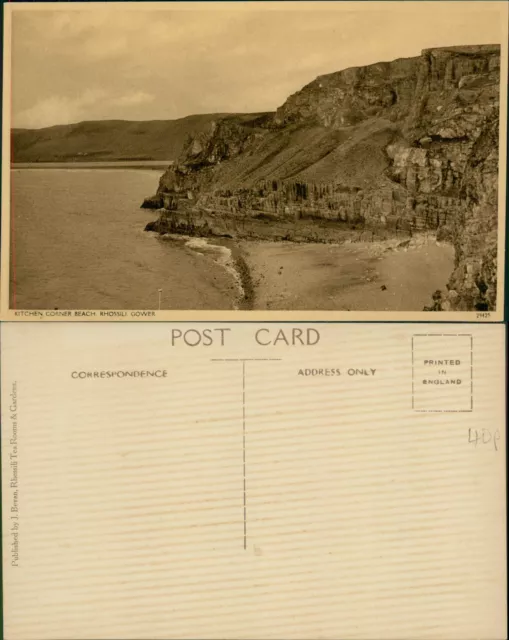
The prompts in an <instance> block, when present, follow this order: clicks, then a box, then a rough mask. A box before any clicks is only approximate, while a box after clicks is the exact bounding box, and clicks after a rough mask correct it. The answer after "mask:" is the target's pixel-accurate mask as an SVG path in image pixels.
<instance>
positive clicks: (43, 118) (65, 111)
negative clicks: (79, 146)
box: [14, 90, 105, 129]
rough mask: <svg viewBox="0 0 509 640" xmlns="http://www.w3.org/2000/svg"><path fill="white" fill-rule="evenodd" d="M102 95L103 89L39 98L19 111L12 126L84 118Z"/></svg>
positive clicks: (35, 124)
mask: <svg viewBox="0 0 509 640" xmlns="http://www.w3.org/2000/svg"><path fill="white" fill-rule="evenodd" d="M104 95H105V93H104V91H101V90H87V91H85V92H84V93H83V94H82V95H80V96H77V97H73V98H69V97H65V96H52V97H50V98H46V99H44V100H40V101H39V102H37V103H36V104H35V105H34V106H33V107H30V108H29V109H25V110H24V111H22V112H21V113H19V114H18V115H17V117H16V121H15V122H14V126H16V127H24V128H28V129H38V128H40V127H50V126H52V125H55V124H70V123H72V122H78V121H79V120H84V119H86V116H87V111H88V110H89V109H90V108H91V107H93V106H95V105H96V104H97V103H98V102H100V101H101V100H102V99H103V98H104Z"/></svg>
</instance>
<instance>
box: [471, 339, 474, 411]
mask: <svg viewBox="0 0 509 640" xmlns="http://www.w3.org/2000/svg"><path fill="white" fill-rule="evenodd" d="M473 410H474V337H473V336H470V411H473Z"/></svg>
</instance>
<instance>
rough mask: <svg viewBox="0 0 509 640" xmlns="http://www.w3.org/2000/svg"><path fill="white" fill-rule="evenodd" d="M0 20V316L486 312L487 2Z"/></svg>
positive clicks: (494, 63) (493, 33) (465, 316)
mask: <svg viewBox="0 0 509 640" xmlns="http://www.w3.org/2000/svg"><path fill="white" fill-rule="evenodd" d="M4 17H5V20H4V50H3V54H4V55H3V65H4V70H3V96H4V97H3V100H4V102H3V138H2V158H3V162H2V212H3V215H2V265H1V269H2V283H1V285H2V294H1V299H0V317H1V318H2V319H4V320H8V321H14V320H15V321H63V322H66V321H83V320H87V321H94V322H95V321H97V322H103V321H118V322H122V321H128V322H129V321H131V322H132V321H189V320H199V321H221V322H222V321H224V320H226V319H227V320H242V321H259V322H260V321H299V322H301V321H323V320H331V321H338V320H342V321H379V320H383V321H389V320H391V321H400V322H401V321H424V322H428V321H430V320H431V317H430V313H427V312H432V317H433V319H434V320H438V321H447V322H465V321H479V322H483V323H485V322H494V321H502V320H503V319H504V274H505V266H504V265H505V210H506V174H507V171H506V157H507V148H506V146H507V82H506V79H507V74H508V66H507V61H508V58H507V43H508V24H509V21H508V4H507V3H506V2H499V1H494V2H492V1H488V2H486V1H484V0H482V1H479V0H478V1H473V2H472V1H467V2H463V1H461V2H456V1H453V2H446V1H442V2H440V3H437V2H425V1H421V0H407V1H406V2H404V3H403V2H390V1H383V2H364V1H362V2H361V1H359V2H357V1H343V0H338V1H334V2H275V1H274V2H272V1H271V2H216V1H214V2H156V3H150V2H128V3H122V2H115V3H110V2H92V3H87V2H85V3H82V2H72V3H69V2H66V3H61V2H57V3H52V2H44V3H38V2H14V3H6V4H5V5H4Z"/></svg>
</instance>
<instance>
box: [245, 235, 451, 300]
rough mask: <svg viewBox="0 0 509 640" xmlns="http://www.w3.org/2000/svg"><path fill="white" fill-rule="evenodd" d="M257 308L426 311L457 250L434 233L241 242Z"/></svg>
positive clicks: (444, 282) (447, 275)
mask: <svg viewBox="0 0 509 640" xmlns="http://www.w3.org/2000/svg"><path fill="white" fill-rule="evenodd" d="M241 248H242V252H243V255H244V259H245V262H246V264H247V267H248V269H249V272H250V275H251V279H252V284H253V290H254V296H253V301H252V308H253V309H269V310H277V309H288V310H291V309H293V310H299V309H302V310H313V309H316V310H340V311H352V310H355V311H422V310H423V307H424V306H425V305H428V304H430V301H431V295H432V293H433V292H434V291H435V290H436V289H441V290H442V291H445V287H446V283H447V281H448V279H449V276H450V274H451V273H452V271H453V268H454V249H453V248H452V246H450V245H448V244H441V243H437V242H436V240H435V239H434V238H433V237H432V236H429V237H421V238H414V239H413V240H411V241H410V242H407V243H404V242H403V243H402V242H401V241H398V240H394V241H388V242H375V243H364V242H357V243H344V244H341V245H339V244H333V245H331V244H295V243H291V242H272V243H268V242H267V243H263V242H250V241H247V242H242V243H241Z"/></svg>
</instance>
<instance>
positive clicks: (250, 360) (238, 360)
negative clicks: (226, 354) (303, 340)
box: [210, 358, 283, 362]
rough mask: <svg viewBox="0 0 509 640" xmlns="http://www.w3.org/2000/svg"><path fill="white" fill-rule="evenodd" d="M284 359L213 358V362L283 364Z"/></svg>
mask: <svg viewBox="0 0 509 640" xmlns="http://www.w3.org/2000/svg"><path fill="white" fill-rule="evenodd" d="M282 359H283V358H211V359H210V360H211V362H281V360H282Z"/></svg>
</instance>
